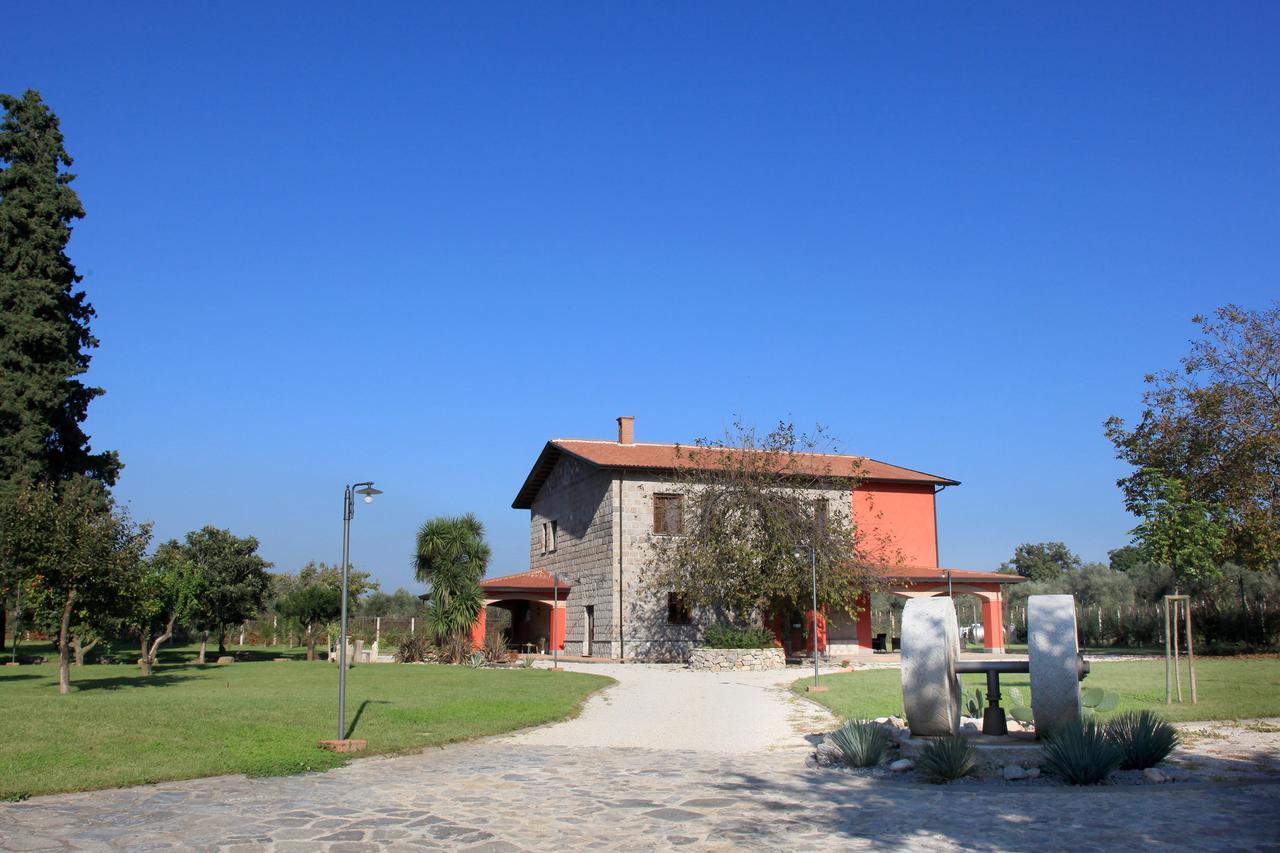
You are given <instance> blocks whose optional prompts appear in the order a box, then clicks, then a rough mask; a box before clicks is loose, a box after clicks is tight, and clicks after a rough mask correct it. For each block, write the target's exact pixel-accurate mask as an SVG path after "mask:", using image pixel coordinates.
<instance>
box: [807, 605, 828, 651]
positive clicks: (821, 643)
mask: <svg viewBox="0 0 1280 853" xmlns="http://www.w3.org/2000/svg"><path fill="white" fill-rule="evenodd" d="M817 616H818V651H820V652H825V651H826V650H827V617H826V614H824V613H818V614H817ZM813 617H814V612H813V611H812V610H808V611H806V612H805V614H804V626H805V632H806V634H807V635H808V636H806V637H805V640H804V647H805V651H807V652H809V653H810V654H812V653H813Z"/></svg>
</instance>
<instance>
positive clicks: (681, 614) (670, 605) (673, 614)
mask: <svg viewBox="0 0 1280 853" xmlns="http://www.w3.org/2000/svg"><path fill="white" fill-rule="evenodd" d="M667 624H668V625H692V624H693V608H692V607H690V606H689V605H688V604H686V603H685V600H684V596H682V595H681V594H680V593H678V592H676V591H675V590H670V591H668V592H667Z"/></svg>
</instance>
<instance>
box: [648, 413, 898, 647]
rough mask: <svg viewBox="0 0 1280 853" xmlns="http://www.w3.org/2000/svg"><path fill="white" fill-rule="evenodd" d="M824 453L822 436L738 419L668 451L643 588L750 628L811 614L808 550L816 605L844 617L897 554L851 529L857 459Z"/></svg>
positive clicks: (828, 442)
mask: <svg viewBox="0 0 1280 853" xmlns="http://www.w3.org/2000/svg"><path fill="white" fill-rule="evenodd" d="M834 450H835V446H834V441H833V440H832V439H831V438H829V437H828V436H827V435H826V433H825V431H824V430H823V429H822V428H821V427H819V428H817V429H816V430H815V431H814V433H813V434H812V435H809V434H806V433H802V432H798V431H797V430H796V428H795V426H794V425H793V424H790V423H779V424H778V426H777V427H776V428H775V429H773V430H772V431H771V432H769V433H767V434H764V435H761V434H759V433H758V432H757V431H756V430H755V429H754V428H753V427H749V426H746V425H744V424H743V423H741V422H740V421H739V422H735V423H734V425H733V428H732V429H731V430H730V431H729V432H728V433H727V434H726V435H725V437H724V438H722V439H715V440H711V439H705V438H703V439H699V440H698V441H697V442H696V443H695V444H694V445H693V446H692V447H682V448H679V449H678V450H677V453H678V456H679V460H680V461H679V463H678V467H677V469H676V472H675V473H674V474H673V475H672V476H671V478H670V480H671V481H670V483H669V484H663V485H662V486H661V487H660V488H661V490H663V491H669V492H671V493H672V496H671V497H667V498H666V499H665V503H664V506H663V508H662V510H661V515H662V518H661V522H660V523H659V522H658V521H657V520H656V519H655V525H658V526H660V527H661V528H663V529H659V530H655V531H654V533H653V534H652V535H651V537H650V540H649V548H650V554H651V559H650V561H649V563H648V566H647V567H646V569H645V570H644V575H643V580H644V583H645V584H646V586H647V587H648V588H650V589H652V590H656V591H658V592H660V593H661V592H674V593H676V594H677V595H678V596H679V597H680V598H681V599H682V600H683V602H684V603H685V604H686V605H688V606H690V607H709V608H715V609H723V610H725V611H727V612H728V614H730V616H731V618H733V619H735V620H736V621H739V622H740V623H748V622H752V623H756V624H760V623H762V622H763V620H764V618H765V617H766V616H769V615H785V614H787V613H791V612H794V611H797V610H798V611H806V610H809V609H810V607H811V602H812V595H813V593H812V586H813V584H812V580H811V566H810V552H809V546H810V545H812V546H813V547H814V549H815V550H816V557H817V574H818V585H817V589H818V604H819V606H820V607H823V608H826V609H828V610H831V611H838V612H843V613H853V612H854V611H855V608H856V606H857V601H858V599H859V597H860V596H862V595H863V594H864V593H869V592H872V591H874V590H877V589H880V588H881V587H882V586H883V585H884V579H885V569H886V568H887V566H888V564H889V563H891V562H894V561H895V560H896V559H897V557H896V554H897V551H896V548H895V547H894V544H893V543H892V542H891V541H890V540H889V539H888V538H887V537H885V536H882V535H873V534H871V533H869V532H868V531H865V530H860V529H858V527H857V525H856V524H855V521H854V518H853V492H854V489H855V488H856V486H857V485H858V483H859V482H860V481H861V479H862V460H861V459H860V458H858V457H854V456H842V455H837V454H834V453H833V451H834ZM676 496H678V497H679V500H675V499H674V498H675V497H676ZM656 515H657V513H655V516H656ZM673 516H678V517H673ZM806 630H808V629H807V628H806Z"/></svg>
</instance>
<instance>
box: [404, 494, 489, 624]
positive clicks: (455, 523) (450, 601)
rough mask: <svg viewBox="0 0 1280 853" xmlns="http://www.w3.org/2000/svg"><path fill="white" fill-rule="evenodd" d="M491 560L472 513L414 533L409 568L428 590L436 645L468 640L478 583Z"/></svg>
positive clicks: (480, 597)
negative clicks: (415, 544)
mask: <svg viewBox="0 0 1280 853" xmlns="http://www.w3.org/2000/svg"><path fill="white" fill-rule="evenodd" d="M489 554H490V552H489V546H488V544H486V543H485V541H484V525H483V524H481V523H480V520H479V519H478V518H476V517H475V516H474V515H472V514H471V513H467V514H466V515H464V516H461V517H456V516H437V517H436V518H433V519H430V520H429V521H427V522H426V523H425V524H423V525H422V528H421V529H420V530H418V549H417V553H415V554H414V558H413V567H414V572H415V574H416V575H417V578H418V580H419V581H420V582H422V583H427V584H430V585H431V614H430V615H429V616H428V617H427V618H428V624H429V625H430V626H431V632H432V633H433V634H435V637H436V640H437V641H438V642H445V641H447V640H449V639H452V638H455V637H459V636H466V634H467V633H469V632H470V631H471V626H472V625H474V624H475V623H476V620H477V619H478V618H479V617H480V611H481V609H482V608H483V607H484V592H483V591H482V590H481V589H480V578H482V577H484V573H485V569H487V568H488V566H489Z"/></svg>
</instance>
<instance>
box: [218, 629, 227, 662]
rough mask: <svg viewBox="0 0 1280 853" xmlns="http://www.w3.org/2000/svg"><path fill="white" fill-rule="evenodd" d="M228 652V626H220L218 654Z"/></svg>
mask: <svg viewBox="0 0 1280 853" xmlns="http://www.w3.org/2000/svg"><path fill="white" fill-rule="evenodd" d="M226 653H227V626H226V625H219V626H218V654H220V655H225V654H226Z"/></svg>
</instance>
